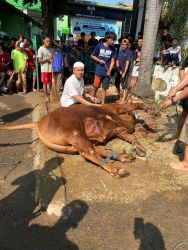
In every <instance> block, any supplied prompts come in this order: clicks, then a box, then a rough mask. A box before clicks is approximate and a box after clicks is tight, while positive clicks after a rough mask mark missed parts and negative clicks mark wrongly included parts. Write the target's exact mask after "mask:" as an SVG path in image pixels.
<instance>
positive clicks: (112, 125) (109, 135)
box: [0, 103, 146, 176]
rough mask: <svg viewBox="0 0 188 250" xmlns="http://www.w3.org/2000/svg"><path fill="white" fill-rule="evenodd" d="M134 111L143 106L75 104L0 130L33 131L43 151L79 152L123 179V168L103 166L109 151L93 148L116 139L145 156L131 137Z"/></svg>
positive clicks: (127, 159) (137, 104)
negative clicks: (40, 117)
mask: <svg viewBox="0 0 188 250" xmlns="http://www.w3.org/2000/svg"><path fill="white" fill-rule="evenodd" d="M137 109H140V110H141V109H144V105H143V104H142V103H134V104H105V105H103V106H94V105H92V106H87V105H82V104H79V105H73V106H70V107H68V108H62V107H61V108H58V109H56V110H55V111H53V112H51V113H49V114H48V115H47V116H45V117H43V118H42V119H41V120H40V121H38V122H36V123H31V124H24V125H15V126H3V127H0V130H5V129H27V128H32V129H35V130H36V132H37V133H38V136H39V138H40V140H41V141H42V142H43V143H44V145H45V146H46V147H47V148H49V149H51V150H54V151H57V152H63V153H66V154H76V153H79V154H80V155H81V156H83V157H84V158H85V159H87V160H89V161H91V162H92V163H94V164H96V165H98V166H100V167H102V168H103V169H105V170H106V171H107V172H109V173H110V174H111V175H113V176H123V175H125V174H126V173H127V172H126V171H125V169H121V168H119V167H116V166H113V165H112V163H110V162H109V163H104V161H103V158H106V157H107V156H108V154H109V152H107V151H106V150H104V149H101V148H99V147H97V145H98V144H104V143H106V142H107V141H109V140H111V139H113V138H119V139H122V140H124V141H126V142H129V143H133V142H134V150H135V152H136V153H137V154H138V155H140V156H145V155H146V151H145V149H144V148H143V147H142V146H141V145H140V144H139V143H138V142H137V139H136V137H135V135H133V133H134V128H135V119H134V115H133V112H132V111H134V110H137ZM135 142H136V144H135ZM117 160H119V161H122V162H126V161H128V162H130V161H131V160H132V158H131V157H129V156H127V155H125V154H122V155H120V156H119V157H118V158H117Z"/></svg>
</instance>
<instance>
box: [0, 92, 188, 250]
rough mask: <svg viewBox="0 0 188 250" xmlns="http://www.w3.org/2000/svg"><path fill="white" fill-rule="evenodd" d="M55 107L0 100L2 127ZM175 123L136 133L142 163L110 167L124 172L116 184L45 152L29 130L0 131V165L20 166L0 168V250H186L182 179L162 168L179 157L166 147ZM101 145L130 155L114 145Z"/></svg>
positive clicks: (186, 182) (168, 119)
mask: <svg viewBox="0 0 188 250" xmlns="http://www.w3.org/2000/svg"><path fill="white" fill-rule="evenodd" d="M39 103H40V104H39ZM41 103H42V104H41ZM37 104H39V105H37ZM57 106H58V104H57V103H53V104H49V105H47V106H46V105H44V104H43V98H42V93H41V92H39V93H35V94H33V93H30V94H28V95H26V96H20V95H13V96H2V97H0V114H1V116H2V115H3V117H4V118H5V119H6V120H7V122H8V124H20V123H27V122H31V121H32V120H37V119H38V118H39V117H41V116H43V115H44V114H46V113H47V112H49V111H51V110H53V109H54V108H56V107H57ZM33 109H34V111H33ZM140 116H141V117H142V116H143V117H144V114H143V113H142V112H140ZM176 123H177V122H176V117H175V116H166V115H165V114H162V116H161V118H160V119H158V128H157V129H158V133H156V134H148V135H144V136H143V135H142V136H141V135H139V134H138V139H139V141H140V142H141V143H142V144H143V145H145V147H146V148H147V152H148V154H147V157H146V158H144V159H140V158H137V159H136V161H135V162H133V163H130V164H122V163H117V164H120V165H121V166H122V167H123V168H126V169H127V170H128V171H129V173H130V175H129V176H128V177H126V178H122V179H119V178H114V177H111V176H110V175H109V174H108V173H106V172H105V171H103V170H102V169H100V168H98V167H96V166H94V165H93V164H91V163H89V162H86V161H85V160H84V159H82V158H81V157H80V156H78V155H74V156H70V155H63V154H56V153H55V152H52V151H50V150H47V149H45V148H44V147H43V146H42V145H41V144H40V142H39V141H38V140H37V137H36V135H35V133H34V132H32V131H30V130H25V131H9V132H0V146H1V147H0V157H1V161H0V162H3V163H7V162H8V163H15V162H16V161H17V160H18V159H19V160H21V163H20V164H19V165H18V166H17V167H16V168H15V169H14V170H12V172H10V173H9V171H10V170H11V168H13V165H5V164H4V165H0V175H4V174H6V173H9V175H8V177H7V178H6V179H5V180H4V181H1V182H0V225H1V226H0V249H1V250H4V249H6V250H14V249H15V250H17V249H19V250H22V249H23V250H27V249H29V250H30V249H31V250H34V249H35V250H48V249H49V250H58V249H61V250H64V249H65V250H66V249H80V250H82V249H83V250H92V249H93V250H103V249H104V250H106V249H110V250H111V249H113V250H137V249H139V250H153V249H155V250H163V249H168V250H170V249H178V250H184V249H188V213H187V209H188V200H187V192H188V191H187V187H188V173H185V172H178V171H175V170H173V169H170V168H169V167H168V163H169V162H170V161H172V160H176V161H178V157H179V156H178V155H177V154H175V152H177V148H174V145H173V144H170V143H169V141H168V138H170V137H171V136H172V135H173V134H174V132H175V128H176ZM106 147H108V148H112V149H113V150H114V151H115V150H118V151H119V150H123V149H126V150H127V151H128V150H129V149H130V147H129V145H128V144H126V143H124V142H122V141H120V140H117V139H116V140H113V141H111V142H109V143H108V145H107V146H106ZM173 152H174V153H173ZM45 210H47V211H45ZM186 243H187V244H186Z"/></svg>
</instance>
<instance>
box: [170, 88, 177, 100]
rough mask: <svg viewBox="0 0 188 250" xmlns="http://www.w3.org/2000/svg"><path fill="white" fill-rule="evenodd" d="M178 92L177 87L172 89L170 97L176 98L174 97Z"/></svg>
mask: <svg viewBox="0 0 188 250" xmlns="http://www.w3.org/2000/svg"><path fill="white" fill-rule="evenodd" d="M176 94H177V91H176V90H175V88H174V89H172V90H171V91H170V93H169V98H170V99H172V98H174V97H175V96H176Z"/></svg>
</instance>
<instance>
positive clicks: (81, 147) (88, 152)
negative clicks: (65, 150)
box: [70, 131, 128, 177]
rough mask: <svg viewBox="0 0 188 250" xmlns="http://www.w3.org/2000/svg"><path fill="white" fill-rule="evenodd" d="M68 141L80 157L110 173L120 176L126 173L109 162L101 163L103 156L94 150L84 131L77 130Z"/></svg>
mask: <svg viewBox="0 0 188 250" xmlns="http://www.w3.org/2000/svg"><path fill="white" fill-rule="evenodd" d="M70 143H71V144H72V146H74V147H75V148H76V149H77V150H78V151H79V153H80V155H81V156H82V157H84V158H85V159H87V160H89V161H91V162H92V163H94V164H96V165H98V166H100V167H101V168H103V169H105V170H106V171H107V172H108V173H110V174H111V175H113V176H119V177H122V176H125V175H127V174H128V172H127V171H126V170H125V169H121V168H119V167H114V166H112V164H111V163H107V164H103V163H102V162H103V158H102V157H101V155H100V154H99V153H98V152H97V151H96V150H95V148H94V146H93V144H92V143H91V142H90V140H89V139H88V138H87V136H86V134H85V133H84V132H83V133H82V132H81V131H79V132H77V133H74V136H71V137H70ZM103 153H104V152H103Z"/></svg>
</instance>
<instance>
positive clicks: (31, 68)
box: [25, 41, 37, 92]
mask: <svg viewBox="0 0 188 250" xmlns="http://www.w3.org/2000/svg"><path fill="white" fill-rule="evenodd" d="M25 51H26V53H27V56H28V60H27V77H28V78H29V79H31V78H32V82H33V84H32V88H33V92H36V91H37V90H36V88H35V84H36V66H35V51H34V50H33V43H32V42H31V41H30V42H29V44H28V47H27V48H25Z"/></svg>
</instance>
